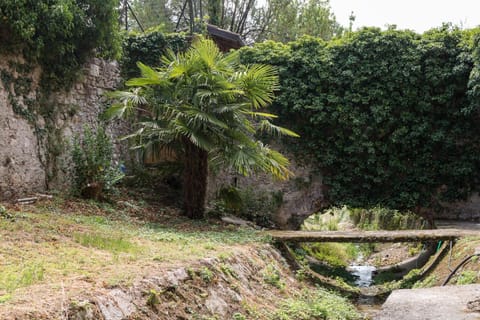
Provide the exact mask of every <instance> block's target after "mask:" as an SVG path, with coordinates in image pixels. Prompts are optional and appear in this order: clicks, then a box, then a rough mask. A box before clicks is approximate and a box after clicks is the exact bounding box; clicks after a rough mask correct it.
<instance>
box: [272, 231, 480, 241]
mask: <svg viewBox="0 0 480 320" xmlns="http://www.w3.org/2000/svg"><path fill="white" fill-rule="evenodd" d="M267 234H268V235H270V236H271V237H272V238H273V240H275V241H280V242H355V243H366V242H370V243H373V242H427V241H440V240H443V241H449V240H455V239H457V238H463V237H479V236H480V230H465V229H431V230H430V229H429V230H396V231H384V230H382V231H267Z"/></svg>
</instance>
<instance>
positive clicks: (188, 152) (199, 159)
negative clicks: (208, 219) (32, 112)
mask: <svg viewBox="0 0 480 320" xmlns="http://www.w3.org/2000/svg"><path fill="white" fill-rule="evenodd" d="M183 145H184V148H185V159H184V166H185V167H184V168H183V210H184V213H185V215H186V216H187V217H189V218H191V219H202V218H204V217H205V197H206V193H207V177H208V153H207V151H205V150H203V149H200V148H199V147H197V146H196V145H194V144H193V143H192V142H190V141H189V140H187V139H184V141H183Z"/></svg>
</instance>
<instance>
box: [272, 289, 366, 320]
mask: <svg viewBox="0 0 480 320" xmlns="http://www.w3.org/2000/svg"><path fill="white" fill-rule="evenodd" d="M268 318H269V319H271V320H292V319H295V320H312V319H326V320H355V319H362V316H361V315H360V314H359V313H358V312H357V310H356V309H355V307H354V306H353V305H352V304H351V303H350V302H349V301H348V300H347V299H345V298H342V297H340V296H338V295H336V294H334V293H331V292H329V291H327V290H325V289H321V288H317V289H316V290H314V291H312V290H305V291H303V292H302V293H301V294H300V295H299V296H297V297H294V298H290V299H286V300H284V301H282V302H281V303H280V308H279V309H278V310H277V311H276V312H275V313H274V314H272V315H269V317H268Z"/></svg>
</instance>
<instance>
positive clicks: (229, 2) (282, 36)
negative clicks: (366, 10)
mask: <svg viewBox="0 0 480 320" xmlns="http://www.w3.org/2000/svg"><path fill="white" fill-rule="evenodd" d="M132 7H133V8H134V11H135V12H136V14H137V16H138V18H139V20H140V22H141V23H142V24H143V25H145V26H146V27H151V26H153V25H160V24H163V25H164V26H165V28H166V30H167V31H170V30H171V28H172V26H173V25H172V23H173V24H175V25H176V27H177V28H176V29H177V30H187V29H189V28H191V26H192V25H193V24H197V28H196V29H197V31H199V30H200V29H201V28H200V27H199V26H198V22H201V21H204V22H208V23H211V24H214V25H216V26H218V27H220V28H223V29H226V30H229V31H232V32H235V33H238V34H240V35H241V36H242V37H243V38H244V39H245V40H246V42H247V43H253V42H259V41H263V40H276V41H282V42H287V41H293V40H295V39H297V38H298V37H300V36H302V35H304V34H306V35H311V36H315V37H320V38H323V39H330V38H332V37H334V36H335V35H338V34H341V33H342V32H343V28H342V27H341V26H340V25H339V24H338V23H337V22H336V20H335V16H334V15H333V13H332V11H331V9H330V4H329V1H328V0H265V1H260V0H170V1H167V0H134V1H133V4H132ZM205 18H208V20H207V21H205Z"/></svg>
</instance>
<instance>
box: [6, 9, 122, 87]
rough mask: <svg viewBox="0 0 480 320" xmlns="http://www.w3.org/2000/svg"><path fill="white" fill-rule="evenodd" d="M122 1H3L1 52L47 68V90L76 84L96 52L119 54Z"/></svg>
mask: <svg viewBox="0 0 480 320" xmlns="http://www.w3.org/2000/svg"><path fill="white" fill-rule="evenodd" d="M117 5H118V1H117V0H21V1H18V0H2V1H1V2H0V29H2V30H3V31H2V32H0V40H2V46H1V48H0V50H2V51H4V52H5V51H6V52H10V53H18V52H21V53H22V54H23V55H24V57H25V58H26V59H27V60H28V61H29V62H34V63H38V64H39V65H40V66H41V68H42V82H41V84H42V87H43V88H44V89H50V90H51V89H58V88H65V87H68V86H69V85H71V84H72V83H73V82H74V80H75V79H76V76H77V74H78V71H79V70H80V69H81V67H82V66H83V64H84V63H85V62H86V60H87V59H88V58H89V57H91V56H92V55H93V54H97V55H99V56H101V57H105V58H117V57H118V56H119V52H120V37H119V34H118V14H117Z"/></svg>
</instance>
